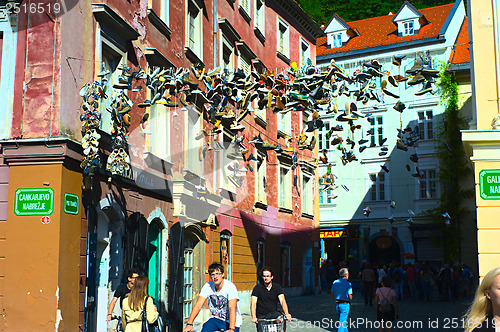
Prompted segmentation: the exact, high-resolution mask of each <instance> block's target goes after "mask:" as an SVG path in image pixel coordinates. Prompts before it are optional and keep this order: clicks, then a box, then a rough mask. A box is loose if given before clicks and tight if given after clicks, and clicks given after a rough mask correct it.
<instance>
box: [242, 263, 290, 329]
mask: <svg viewBox="0 0 500 332" xmlns="http://www.w3.org/2000/svg"><path fill="white" fill-rule="evenodd" d="M260 276H261V278H262V282H261V283H259V284H257V285H256V286H255V287H254V288H253V291H252V298H251V300H250V312H251V314H252V322H253V323H256V324H257V323H258V320H259V318H264V319H271V318H277V317H279V316H280V315H281V313H280V312H278V300H279V302H280V304H281V308H282V309H283V312H284V313H285V317H286V319H288V320H289V321H290V320H291V319H292V316H291V315H290V313H289V312H288V305H287V304H286V301H285V294H283V289H282V288H281V286H280V285H279V284H277V283H273V278H274V276H273V272H272V270H271V269H270V268H269V267H267V266H264V267H263V268H262V270H261V272H260ZM257 331H259V332H260V331H262V329H261V326H260V324H257Z"/></svg>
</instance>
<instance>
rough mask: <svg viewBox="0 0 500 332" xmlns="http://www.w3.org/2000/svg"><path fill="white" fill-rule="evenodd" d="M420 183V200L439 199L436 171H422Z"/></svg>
mask: <svg viewBox="0 0 500 332" xmlns="http://www.w3.org/2000/svg"><path fill="white" fill-rule="evenodd" d="M418 182H419V187H420V195H419V196H420V198H423V199H425V198H437V188H436V170H435V169H426V170H420V177H419V179H418Z"/></svg>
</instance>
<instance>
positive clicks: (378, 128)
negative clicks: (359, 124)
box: [368, 115, 384, 147]
mask: <svg viewBox="0 0 500 332" xmlns="http://www.w3.org/2000/svg"><path fill="white" fill-rule="evenodd" d="M368 122H369V123H370V129H369V135H368V136H369V137H370V139H369V140H370V146H371V147H374V146H376V145H382V144H381V143H382V140H383V139H384V127H383V121H382V116H381V115H379V116H373V117H370V118H368Z"/></svg>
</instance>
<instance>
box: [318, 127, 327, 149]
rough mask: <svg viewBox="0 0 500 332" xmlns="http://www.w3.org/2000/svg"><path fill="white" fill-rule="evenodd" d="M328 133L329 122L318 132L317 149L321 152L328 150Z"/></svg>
mask: <svg viewBox="0 0 500 332" xmlns="http://www.w3.org/2000/svg"><path fill="white" fill-rule="evenodd" d="M329 131H330V122H325V123H324V126H323V127H321V129H320V130H319V132H318V148H319V151H320V152H321V151H322V150H323V149H326V150H329V149H330V139H329V138H328V137H326V135H327V133H328V132H329Z"/></svg>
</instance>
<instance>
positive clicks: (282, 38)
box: [278, 18, 289, 57]
mask: <svg viewBox="0 0 500 332" xmlns="http://www.w3.org/2000/svg"><path fill="white" fill-rule="evenodd" d="M288 41H289V39H288V24H286V23H285V22H284V21H283V20H281V19H279V18H278V52H280V53H281V54H283V55H285V56H286V57H288Z"/></svg>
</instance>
